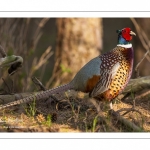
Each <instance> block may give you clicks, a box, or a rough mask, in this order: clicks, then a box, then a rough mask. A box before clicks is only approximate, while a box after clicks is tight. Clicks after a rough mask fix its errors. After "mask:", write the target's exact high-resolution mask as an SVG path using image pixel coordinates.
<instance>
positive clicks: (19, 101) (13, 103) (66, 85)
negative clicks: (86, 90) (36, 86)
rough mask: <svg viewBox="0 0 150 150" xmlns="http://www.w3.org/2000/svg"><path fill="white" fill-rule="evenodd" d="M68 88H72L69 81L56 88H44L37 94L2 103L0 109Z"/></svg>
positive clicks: (47, 96)
mask: <svg viewBox="0 0 150 150" xmlns="http://www.w3.org/2000/svg"><path fill="white" fill-rule="evenodd" d="M70 89H73V88H72V86H71V84H70V83H69V84H65V85H62V86H58V87H56V88H53V89H50V90H46V91H42V92H39V93H37V94H33V95H31V96H29V97H25V98H22V99H19V100H16V101H14V102H10V103H8V104H4V105H2V106H0V110H1V109H4V108H7V107H10V106H14V105H19V104H22V103H27V102H30V101H33V100H35V99H36V100H40V99H43V98H49V96H50V95H52V94H56V93H60V92H64V91H67V90H70Z"/></svg>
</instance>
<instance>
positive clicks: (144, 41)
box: [130, 18, 150, 73]
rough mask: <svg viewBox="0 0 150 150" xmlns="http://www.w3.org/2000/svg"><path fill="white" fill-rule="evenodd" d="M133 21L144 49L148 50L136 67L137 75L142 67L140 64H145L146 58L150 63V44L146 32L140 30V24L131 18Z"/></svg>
mask: <svg viewBox="0 0 150 150" xmlns="http://www.w3.org/2000/svg"><path fill="white" fill-rule="evenodd" d="M130 19H131V21H132V22H133V24H134V26H135V28H136V30H137V33H138V36H139V38H140V40H141V43H142V45H143V47H144V48H145V49H146V51H147V52H146V53H145V54H144V56H143V57H142V59H141V60H140V61H139V63H138V64H137V65H136V67H135V72H136V73H137V72H138V68H139V66H140V64H141V63H142V62H143V60H144V59H145V58H147V60H148V61H150V59H149V57H148V54H149V52H150V43H149V39H148V37H147V35H146V34H145V32H144V31H143V30H142V29H141V28H140V26H139V25H138V23H137V22H136V20H135V19H134V18H130Z"/></svg>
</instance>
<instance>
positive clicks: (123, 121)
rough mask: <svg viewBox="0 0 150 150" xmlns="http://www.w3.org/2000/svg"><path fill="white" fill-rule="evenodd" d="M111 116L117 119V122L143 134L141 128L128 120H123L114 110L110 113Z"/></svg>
mask: <svg viewBox="0 0 150 150" xmlns="http://www.w3.org/2000/svg"><path fill="white" fill-rule="evenodd" d="M109 114H110V115H112V116H114V117H115V118H117V120H118V121H119V122H121V123H122V124H124V125H126V126H127V127H129V128H130V129H132V130H133V131H134V132H142V131H143V130H142V129H141V128H140V127H138V126H136V125H135V124H134V123H132V122H130V121H129V120H126V119H125V118H123V117H122V116H121V115H120V114H119V113H117V112H115V111H114V110H112V109H111V110H110V111H109Z"/></svg>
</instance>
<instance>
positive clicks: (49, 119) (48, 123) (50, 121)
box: [45, 114, 52, 127]
mask: <svg viewBox="0 0 150 150" xmlns="http://www.w3.org/2000/svg"><path fill="white" fill-rule="evenodd" d="M45 124H46V125H47V126H49V127H50V126H51V125H52V116H51V115H50V114H48V115H47V118H46V122H45Z"/></svg>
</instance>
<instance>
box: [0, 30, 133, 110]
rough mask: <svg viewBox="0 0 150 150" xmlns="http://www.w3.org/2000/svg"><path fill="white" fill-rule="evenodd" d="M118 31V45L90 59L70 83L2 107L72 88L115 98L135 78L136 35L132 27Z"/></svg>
mask: <svg viewBox="0 0 150 150" xmlns="http://www.w3.org/2000/svg"><path fill="white" fill-rule="evenodd" d="M117 33H118V43H117V46H116V47H115V48H114V49H112V50H111V51H109V52H108V53H106V54H103V55H101V56H98V57H96V58H94V59H92V60H91V61H89V62H88V63H87V64H86V65H85V66H83V67H82V68H81V69H80V70H79V72H78V73H77V74H76V75H75V77H74V78H73V80H72V81H71V82H70V83H68V84H66V85H62V86H59V87H56V88H53V89H50V90H47V91H43V92H39V93H37V94H35V95H33V96H29V97H27V98H23V99H20V100H18V101H15V102H12V103H9V104H5V105H3V106H1V107H0V109H3V108H6V107H9V106H13V105H18V104H21V103H25V102H29V101H32V100H34V99H36V100H40V99H42V98H48V97H49V96H50V95H52V94H55V93H60V92H63V91H66V90H71V89H73V90H77V91H82V92H88V93H89V96H90V97H94V98H96V99H98V100H107V101H111V100H113V99H114V98H115V97H116V96H117V95H118V94H119V93H120V92H122V90H123V89H124V88H125V86H126V85H127V83H128V81H129V79H130V77H131V73H132V67H133V48H132V44H131V43H130V41H131V39H132V36H133V35H135V33H134V32H132V31H131V29H130V28H124V29H122V30H117Z"/></svg>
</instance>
